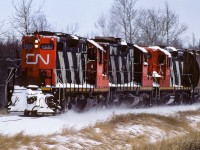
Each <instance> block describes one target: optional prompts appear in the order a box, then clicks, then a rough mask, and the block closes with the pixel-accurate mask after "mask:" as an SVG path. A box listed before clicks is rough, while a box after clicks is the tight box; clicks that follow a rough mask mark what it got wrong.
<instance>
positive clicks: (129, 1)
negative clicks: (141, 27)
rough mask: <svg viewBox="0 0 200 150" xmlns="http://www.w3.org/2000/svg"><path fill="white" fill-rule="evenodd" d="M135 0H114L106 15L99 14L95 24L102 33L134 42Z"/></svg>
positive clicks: (135, 25)
mask: <svg viewBox="0 0 200 150" xmlns="http://www.w3.org/2000/svg"><path fill="white" fill-rule="evenodd" d="M136 2H137V0H114V2H113V5H112V7H111V10H110V13H109V15H108V16H105V15H101V16H100V17H99V19H98V21H97V23H96V24H95V26H96V28H97V29H98V30H100V33H101V34H102V35H106V36H120V37H122V38H124V39H125V40H126V41H128V42H131V43H132V42H134V41H135V40H136V39H135V37H136V36H135V35H136V34H137V29H138V26H137V22H136V16H137V10H136V9H135V4H136Z"/></svg>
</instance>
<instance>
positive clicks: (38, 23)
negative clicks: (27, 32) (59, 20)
mask: <svg viewBox="0 0 200 150" xmlns="http://www.w3.org/2000/svg"><path fill="white" fill-rule="evenodd" d="M31 30H32V32H33V31H47V30H50V24H49V23H48V21H47V18H46V15H45V14H44V13H40V14H38V15H37V16H34V17H33V18H32V26H31Z"/></svg>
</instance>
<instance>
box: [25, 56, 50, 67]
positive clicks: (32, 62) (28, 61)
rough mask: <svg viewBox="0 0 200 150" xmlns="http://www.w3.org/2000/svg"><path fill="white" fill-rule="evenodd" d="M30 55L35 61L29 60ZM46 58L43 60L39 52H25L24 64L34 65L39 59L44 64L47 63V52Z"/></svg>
mask: <svg viewBox="0 0 200 150" xmlns="http://www.w3.org/2000/svg"><path fill="white" fill-rule="evenodd" d="M31 57H35V61H30V60H31V59H30V58H31ZM46 58H47V59H46V60H45V59H44V58H43V57H42V56H41V55H40V54H36V55H35V54H26V64H30V65H35V64H38V61H39V59H40V60H41V61H42V62H43V63H44V64H45V65H48V64H49V54H47V57H46Z"/></svg>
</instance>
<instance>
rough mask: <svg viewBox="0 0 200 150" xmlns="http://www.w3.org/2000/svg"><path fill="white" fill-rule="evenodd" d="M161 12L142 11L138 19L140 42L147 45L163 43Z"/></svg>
mask: <svg viewBox="0 0 200 150" xmlns="http://www.w3.org/2000/svg"><path fill="white" fill-rule="evenodd" d="M159 14H161V12H160V10H158V11H156V10H154V9H147V10H144V9H143V10H141V11H140V13H139V17H138V19H137V22H138V25H139V35H138V37H137V38H138V42H139V43H141V44H147V45H151V44H152V45H156V44H161V43H162V38H161V37H162V36H163V35H162V32H163V27H162V24H161V23H160V22H161V20H162V16H161V15H159Z"/></svg>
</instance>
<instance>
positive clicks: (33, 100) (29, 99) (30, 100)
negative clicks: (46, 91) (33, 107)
mask: <svg viewBox="0 0 200 150" xmlns="http://www.w3.org/2000/svg"><path fill="white" fill-rule="evenodd" d="M36 100H37V97H36V96H33V97H27V103H28V104H33V103H34V102H35V101H36Z"/></svg>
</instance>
